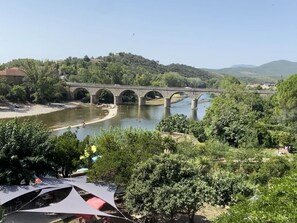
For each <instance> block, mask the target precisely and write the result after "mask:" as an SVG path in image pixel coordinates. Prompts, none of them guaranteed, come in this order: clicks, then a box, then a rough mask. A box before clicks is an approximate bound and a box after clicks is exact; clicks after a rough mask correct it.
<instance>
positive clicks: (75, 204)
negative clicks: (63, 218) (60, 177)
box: [19, 188, 117, 217]
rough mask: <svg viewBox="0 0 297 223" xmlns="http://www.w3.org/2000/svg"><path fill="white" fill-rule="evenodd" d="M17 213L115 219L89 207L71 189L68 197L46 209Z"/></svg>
mask: <svg viewBox="0 0 297 223" xmlns="http://www.w3.org/2000/svg"><path fill="white" fill-rule="evenodd" d="M19 212H38V213H49V212H50V213H67V214H89V215H99V216H106V217H117V216H113V215H110V214H106V213H104V212H102V211H99V210H96V209H95V208H93V207H91V206H90V205H89V204H87V203H86V201H85V200H84V199H83V198H82V197H81V196H80V195H79V194H78V193H77V191H76V190H75V189H74V188H72V190H71V192H70V193H69V195H68V196H67V197H66V198H65V199H63V200H62V201H60V202H58V203H54V204H51V205H49V206H47V207H42V208H35V209H28V210H19Z"/></svg>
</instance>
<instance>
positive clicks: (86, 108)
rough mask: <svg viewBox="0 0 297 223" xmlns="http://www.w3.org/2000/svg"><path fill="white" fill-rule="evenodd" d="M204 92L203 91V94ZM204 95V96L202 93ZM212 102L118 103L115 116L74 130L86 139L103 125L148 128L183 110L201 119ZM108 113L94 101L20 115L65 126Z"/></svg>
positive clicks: (52, 126)
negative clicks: (91, 103)
mask: <svg viewBox="0 0 297 223" xmlns="http://www.w3.org/2000/svg"><path fill="white" fill-rule="evenodd" d="M203 96H204V95H203ZM203 96H202V97H203ZM202 97H201V98H200V99H199V101H203V100H206V101H208V100H207V99H209V98H208V96H207V95H205V96H204V99H203V98H202ZM209 105H210V102H209V101H208V102H203V103H198V109H197V110H192V109H191V99H190V98H185V99H183V100H182V101H179V102H177V103H173V104H171V107H170V108H164V106H163V105H159V106H138V105H119V106H118V113H117V115H116V116H115V117H113V118H111V119H108V120H105V121H101V122H97V123H93V124H88V125H85V126H84V127H82V126H80V127H72V128H71V131H75V132H76V133H77V137H78V139H79V140H82V139H84V138H85V137H86V136H87V135H90V136H93V135H95V134H99V133H100V129H109V128H111V127H122V128H128V127H135V128H143V129H147V130H154V129H155V128H156V126H157V124H158V123H159V122H160V121H161V120H162V119H163V118H164V117H168V116H169V115H174V114H184V115H186V116H187V117H189V118H193V119H195V120H201V119H202V118H203V116H204V114H205V110H206V108H207V107H208V106H209ZM107 114H108V111H107V110H104V109H102V108H100V107H99V108H98V107H97V106H95V105H89V104H85V105H81V106H79V107H77V108H74V109H65V110H61V111H57V112H52V113H48V114H42V115H37V116H30V117H23V118H20V119H27V118H30V119H33V120H37V121H42V122H43V123H44V124H45V125H46V126H48V127H49V128H51V129H56V128H60V127H65V126H75V125H82V123H84V122H86V123H88V122H90V121H93V120H95V119H103V118H104V117H105V116H106V115H107ZM66 130H67V128H64V129H60V130H56V131H54V132H53V134H55V135H61V134H63V132H65V131H66Z"/></svg>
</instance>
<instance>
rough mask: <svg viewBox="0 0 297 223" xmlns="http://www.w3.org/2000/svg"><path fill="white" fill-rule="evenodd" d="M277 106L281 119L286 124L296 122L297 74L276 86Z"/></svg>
mask: <svg viewBox="0 0 297 223" xmlns="http://www.w3.org/2000/svg"><path fill="white" fill-rule="evenodd" d="M276 100H277V105H278V108H279V110H280V113H281V115H282V118H283V120H284V121H285V122H287V123H290V122H291V123H292V122H296V120H297V74H295V75H292V76H290V77H289V78H288V79H286V80H284V81H282V82H280V83H279V84H278V85H277V92H276Z"/></svg>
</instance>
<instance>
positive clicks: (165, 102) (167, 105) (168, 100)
mask: <svg viewBox="0 0 297 223" xmlns="http://www.w3.org/2000/svg"><path fill="white" fill-rule="evenodd" d="M164 107H165V108H170V98H164Z"/></svg>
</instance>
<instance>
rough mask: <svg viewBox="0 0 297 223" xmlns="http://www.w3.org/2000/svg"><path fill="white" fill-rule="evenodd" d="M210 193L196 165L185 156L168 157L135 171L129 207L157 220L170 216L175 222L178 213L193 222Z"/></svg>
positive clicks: (137, 212) (154, 158)
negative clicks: (174, 218)
mask: <svg viewBox="0 0 297 223" xmlns="http://www.w3.org/2000/svg"><path fill="white" fill-rule="evenodd" d="M210 191H211V189H210V188H209V187H208V186H207V183H206V182H205V181H204V180H203V177H202V176H200V175H199V171H198V169H197V168H196V167H195V166H194V165H192V164H190V163H189V162H187V161H185V160H184V159H183V157H181V156H177V155H168V154H164V155H161V156H154V157H152V158H150V159H148V160H146V161H144V162H143V163H141V164H139V166H138V167H136V168H135V169H134V171H133V174H132V177H131V181H130V182H129V185H128V187H127V191H126V196H125V204H126V207H127V209H128V210H129V211H130V212H131V213H133V214H140V215H144V216H148V217H150V218H154V219H156V218H157V216H159V217H163V216H166V217H167V218H169V219H171V220H172V219H173V217H174V216H175V215H176V214H177V213H180V212H186V213H187V214H188V216H189V220H190V222H193V217H194V213H195V212H196V211H197V210H198V209H200V208H201V207H202V205H203V203H204V202H205V201H208V199H209V197H210V194H211V193H210Z"/></svg>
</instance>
